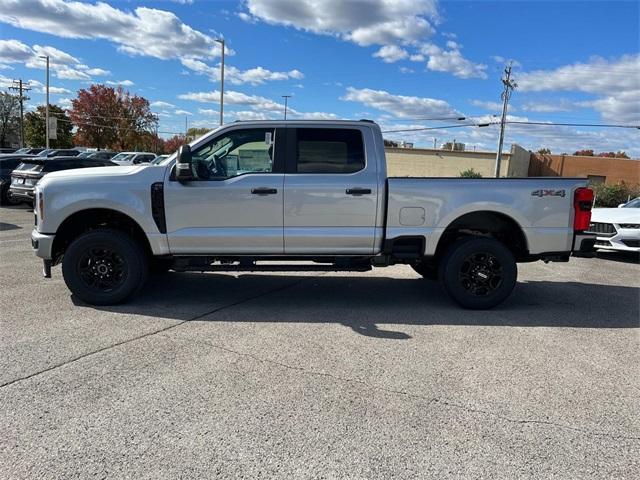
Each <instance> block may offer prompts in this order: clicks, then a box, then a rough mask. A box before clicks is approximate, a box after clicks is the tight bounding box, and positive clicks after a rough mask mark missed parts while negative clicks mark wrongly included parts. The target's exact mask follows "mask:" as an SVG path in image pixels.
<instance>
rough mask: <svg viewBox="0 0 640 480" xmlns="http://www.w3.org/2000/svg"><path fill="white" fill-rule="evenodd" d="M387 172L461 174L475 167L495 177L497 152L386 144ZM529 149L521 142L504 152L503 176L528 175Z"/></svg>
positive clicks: (485, 175)
mask: <svg viewBox="0 0 640 480" xmlns="http://www.w3.org/2000/svg"><path fill="white" fill-rule="evenodd" d="M384 150H385V153H386V156H387V173H388V175H389V176H390V177H459V176H460V173H461V172H464V171H465V170H468V169H470V168H473V169H474V170H475V171H476V172H479V173H480V174H481V175H482V176H483V177H493V172H494V170H495V164H496V154H495V152H473V151H451V150H437V149H431V148H395V147H386V148H385V149H384ZM529 157H530V153H529V152H528V151H527V150H525V149H524V148H522V147H521V146H519V145H515V144H514V145H511V152H509V153H503V155H502V163H501V167H500V176H502V177H526V176H527V175H528V172H529Z"/></svg>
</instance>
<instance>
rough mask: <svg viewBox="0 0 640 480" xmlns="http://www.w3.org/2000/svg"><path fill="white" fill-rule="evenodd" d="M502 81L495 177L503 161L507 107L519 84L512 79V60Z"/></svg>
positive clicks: (498, 175) (497, 176) (498, 174)
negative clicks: (500, 116) (512, 93)
mask: <svg viewBox="0 0 640 480" xmlns="http://www.w3.org/2000/svg"><path fill="white" fill-rule="evenodd" d="M502 83H503V85H504V90H503V91H502V95H501V98H502V119H501V120H500V138H499V140H498V151H497V152H496V170H495V177H496V178H499V177H500V162H501V161H502V144H503V143H504V127H505V125H506V123H507V107H508V105H509V98H511V92H512V91H513V89H514V88H516V87H517V86H518V84H517V83H516V82H514V81H513V80H511V62H509V65H507V66H506V67H505V69H504V76H503V77H502Z"/></svg>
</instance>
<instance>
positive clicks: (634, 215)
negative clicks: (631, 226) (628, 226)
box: [591, 208, 640, 223]
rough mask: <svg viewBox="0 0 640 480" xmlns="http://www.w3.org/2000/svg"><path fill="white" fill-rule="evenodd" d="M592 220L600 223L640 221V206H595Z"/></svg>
mask: <svg viewBox="0 0 640 480" xmlns="http://www.w3.org/2000/svg"><path fill="white" fill-rule="evenodd" d="M591 221H592V222H599V223H640V208H594V209H593V210H592V211H591Z"/></svg>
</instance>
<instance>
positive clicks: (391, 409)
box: [0, 207, 640, 479]
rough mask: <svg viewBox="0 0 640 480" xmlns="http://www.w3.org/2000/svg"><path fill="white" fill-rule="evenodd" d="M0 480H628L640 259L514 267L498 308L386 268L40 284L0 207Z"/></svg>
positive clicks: (24, 241) (638, 445)
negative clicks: (77, 288) (84, 297)
mask: <svg viewBox="0 0 640 480" xmlns="http://www.w3.org/2000/svg"><path fill="white" fill-rule="evenodd" d="M0 222H2V223H1V224H0V229H1V231H0V245H1V249H0V264H1V266H2V282H1V286H2V288H1V290H0V302H1V303H0V306H1V309H2V310H1V311H2V315H1V320H0V331H1V332H2V335H1V337H0V338H1V341H0V362H1V364H0V367H1V368H0V405H1V407H0V409H1V419H2V420H1V425H2V427H1V428H0V437H1V441H0V452H1V453H0V472H1V473H0V477H2V478H75V477H82V478H87V477H91V478H93V477H96V478H159V477H167V478H212V477H216V476H217V477H220V478H229V477H242V478H262V477H274V476H280V477H285V478H385V479H386V478H424V477H434V478H460V477H473V478H516V477H518V478H527V477H528V478H637V474H638V471H639V469H640V402H639V401H638V398H639V395H640V372H639V367H638V366H639V365H640V353H639V352H640V348H639V347H640V336H639V333H640V330H639V326H640V325H639V323H640V320H639V319H640V313H639V308H640V307H639V300H640V296H639V292H640V290H639V288H640V266H639V265H638V264H636V263H635V262H634V261H633V259H629V258H628V257H619V256H616V255H602V256H600V257H599V258H595V259H572V260H571V262H570V263H568V264H546V265H545V264H543V263H541V262H538V263H534V264H524V265H520V277H519V280H520V281H519V284H518V285H517V287H516V290H515V292H514V294H513V295H512V296H511V298H510V299H509V300H508V301H507V302H505V304H503V305H502V306H500V307H499V308H496V309H495V310H491V311H466V310H461V309H459V308H458V307H456V306H454V305H453V304H452V303H451V302H450V301H449V300H448V299H447V297H446V296H445V295H444V294H442V293H441V291H440V288H439V286H438V285H437V284H434V283H431V282H428V281H425V280H422V279H420V278H418V276H417V274H415V273H414V272H413V271H412V270H411V269H410V268H408V267H406V266H397V267H393V268H388V269H379V270H374V271H372V272H369V273H352V274H337V273H331V274H309V273H304V274H239V275H235V274H187V273H180V274H179V273H170V274H167V275H163V276H157V277H153V278H152V279H151V280H150V281H149V284H148V285H147V288H146V289H145V290H144V292H143V294H142V295H141V296H140V297H138V298H136V299H135V300H134V301H133V302H131V303H129V304H125V305H121V306H117V307H101V308H97V307H87V306H84V305H82V304H80V303H79V302H78V301H75V299H74V298H72V297H71V296H70V294H69V292H68V290H67V288H66V286H65V285H64V282H63V280H62V277H61V272H60V269H59V268H54V270H53V278H52V279H51V280H45V279H43V278H42V277H41V274H40V269H41V263H40V261H39V260H38V259H37V258H36V257H35V256H34V255H33V254H32V252H31V248H30V242H29V234H30V231H31V227H32V223H33V215H32V213H31V212H30V211H29V210H27V209H26V208H24V207H16V208H2V209H0Z"/></svg>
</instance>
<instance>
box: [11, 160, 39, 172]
mask: <svg viewBox="0 0 640 480" xmlns="http://www.w3.org/2000/svg"><path fill="white" fill-rule="evenodd" d="M43 166H44V165H43V164H42V163H29V162H23V163H21V164H20V165H18V168H16V170H19V171H21V172H41V171H42V167H43Z"/></svg>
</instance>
